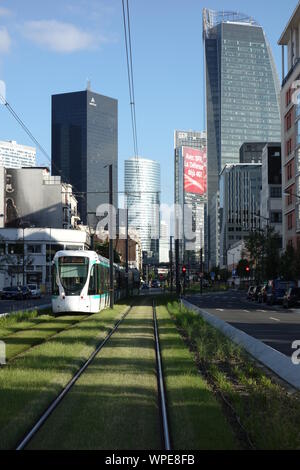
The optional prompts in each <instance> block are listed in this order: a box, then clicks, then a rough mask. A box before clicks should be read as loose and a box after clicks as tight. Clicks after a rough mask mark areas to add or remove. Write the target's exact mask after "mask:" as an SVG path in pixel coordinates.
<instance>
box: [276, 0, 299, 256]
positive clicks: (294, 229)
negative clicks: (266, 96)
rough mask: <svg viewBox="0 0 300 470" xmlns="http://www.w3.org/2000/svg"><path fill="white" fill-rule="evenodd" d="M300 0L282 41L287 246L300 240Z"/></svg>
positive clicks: (283, 187)
mask: <svg viewBox="0 0 300 470" xmlns="http://www.w3.org/2000/svg"><path fill="white" fill-rule="evenodd" d="M299 37H300V2H299V3H298V5H297V7H296V9H295V11H294V12H293V14H292V16H291V18H290V20H289V22H288V24H287V25H286V27H285V29H284V31H283V33H282V35H281V37H280V39H279V41H278V44H279V45H281V47H282V80H283V81H282V89H281V100H280V106H281V149H282V190H283V202H282V204H283V221H282V222H283V229H282V230H283V233H282V234H283V248H284V249H285V248H286V247H287V245H292V246H293V247H294V248H297V246H299V244H300V119H299V118H300V96H299V84H298V83H296V81H297V80H299V77H300V43H299V42H300V39H299Z"/></svg>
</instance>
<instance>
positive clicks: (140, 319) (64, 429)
mask: <svg viewBox="0 0 300 470" xmlns="http://www.w3.org/2000/svg"><path fill="white" fill-rule="evenodd" d="M141 302H146V303H147V304H148V305H146V306H137V307H134V308H133V310H132V311H131V312H130V314H129V315H128V317H126V319H125V320H124V322H123V323H122V324H121V325H120V327H119V329H118V331H117V332H116V333H115V334H114V335H113V336H112V337H111V339H110V340H109V342H108V343H107V345H106V346H105V348H104V349H103V350H102V351H101V352H100V353H99V355H98V356H97V357H96V358H95V360H94V361H93V363H92V364H91V365H90V366H89V368H88V369H87V370H86V371H85V373H84V374H83V375H82V376H81V377H80V379H79V380H78V382H77V383H76V384H75V386H74V387H73V388H72V390H71V391H70V393H69V394H68V395H67V396H66V397H65V399H64V400H63V402H62V403H61V404H60V405H59V407H58V408H57V409H56V410H55V412H54V413H53V414H52V415H51V417H50V418H49V420H48V422H47V423H46V424H45V425H44V426H43V428H42V429H41V430H40V432H39V434H38V435H37V436H36V437H35V438H34V439H33V440H32V442H31V443H30V444H29V446H28V448H29V449H160V446H161V441H160V428H159V411H158V404H157V380H156V373H155V350H154V338H153V322H152V307H151V302H149V300H147V299H143V300H142V301H141ZM53 429H55V432H53Z"/></svg>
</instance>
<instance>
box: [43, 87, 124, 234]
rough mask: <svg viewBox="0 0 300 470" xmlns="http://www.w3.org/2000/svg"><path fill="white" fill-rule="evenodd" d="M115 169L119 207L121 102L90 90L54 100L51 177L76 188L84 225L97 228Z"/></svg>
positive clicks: (114, 176) (68, 94) (53, 97)
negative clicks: (60, 179) (98, 213)
mask: <svg viewBox="0 0 300 470" xmlns="http://www.w3.org/2000/svg"><path fill="white" fill-rule="evenodd" d="M110 164H112V165H113V192H114V199H113V202H114V206H115V207H116V208H117V207H118V102H117V100H115V99H113V98H108V97H107V96H103V95H99V94H98V93H94V92H92V91H90V90H84V91H78V92H74V93H62V94H59V95H53V96H52V175H59V176H61V177H62V180H63V181H64V182H66V183H70V184H72V185H73V191H74V193H75V195H77V199H78V211H79V214H80V217H81V220H82V222H83V223H84V224H88V225H90V226H92V227H94V228H95V226H96V223H97V218H96V216H95V213H96V210H97V207H98V206H99V205H101V204H106V203H108V202H109V194H108V190H109V169H108V167H107V165H110Z"/></svg>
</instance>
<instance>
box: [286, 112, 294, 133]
mask: <svg viewBox="0 0 300 470" xmlns="http://www.w3.org/2000/svg"><path fill="white" fill-rule="evenodd" d="M291 127H292V112H291V111H290V112H289V113H288V114H287V116H286V117H285V130H286V131H289V130H290V128H291Z"/></svg>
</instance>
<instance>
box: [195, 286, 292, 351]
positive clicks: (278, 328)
mask: <svg viewBox="0 0 300 470" xmlns="http://www.w3.org/2000/svg"><path fill="white" fill-rule="evenodd" d="M186 299H187V300H188V301H189V302H191V303H193V304H195V305H197V306H199V307H200V308H203V310H205V311H207V312H209V313H211V314H213V315H215V316H217V317H219V318H221V319H222V320H224V321H226V322H227V323H229V324H230V325H232V326H234V327H235V328H238V329H240V330H242V331H244V332H245V333H247V334H248V335H250V336H253V337H254V338H257V339H259V340H261V341H263V342H264V343H265V344H267V345H268V346H271V347H272V348H274V349H277V350H278V351H280V352H282V353H283V354H285V355H286V356H291V354H292V353H293V352H294V350H293V349H292V347H291V346H292V343H293V342H294V341H295V340H300V309H288V310H287V309H284V308H283V307H282V306H276V307H268V306H267V305H266V304H259V303H258V302H252V301H248V300H247V299H246V294H245V293H244V292H240V291H228V292H226V293H211V294H203V296H202V297H201V295H200V294H197V295H194V296H186Z"/></svg>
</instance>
